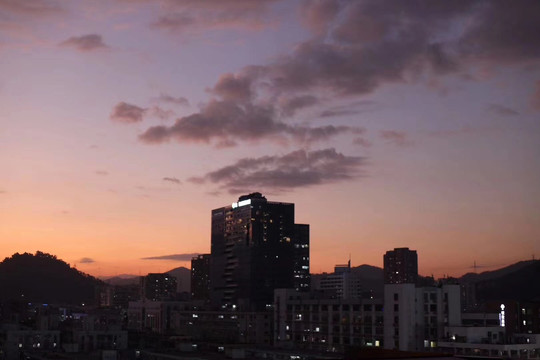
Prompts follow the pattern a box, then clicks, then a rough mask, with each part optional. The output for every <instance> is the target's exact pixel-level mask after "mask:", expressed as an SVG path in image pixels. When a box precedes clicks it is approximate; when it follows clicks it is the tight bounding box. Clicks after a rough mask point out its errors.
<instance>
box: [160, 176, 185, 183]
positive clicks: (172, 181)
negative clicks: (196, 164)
mask: <svg viewBox="0 0 540 360" xmlns="http://www.w3.org/2000/svg"><path fill="white" fill-rule="evenodd" d="M163 181H167V182H170V183H173V184H177V185H180V184H182V182H181V181H180V180H179V179H177V178H175V177H164V178H163Z"/></svg>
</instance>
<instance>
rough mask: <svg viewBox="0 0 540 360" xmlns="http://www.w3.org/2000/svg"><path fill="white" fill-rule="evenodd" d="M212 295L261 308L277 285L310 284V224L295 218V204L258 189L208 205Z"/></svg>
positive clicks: (301, 286)
mask: <svg viewBox="0 0 540 360" xmlns="http://www.w3.org/2000/svg"><path fill="white" fill-rule="evenodd" d="M211 237H212V239H211V242H212V244H211V261H210V288H211V299H212V302H213V303H214V304H215V305H220V306H226V307H235V306H238V307H241V308H244V309H254V310H256V309H261V308H264V307H265V305H267V304H271V303H272V298H273V291H274V289H277V288H296V289H298V290H308V289H309V225H299V224H295V223H294V204H291V203H281V202H271V201H268V200H267V199H266V198H265V197H264V196H262V195H261V194H260V193H253V194H249V195H244V196H241V197H240V198H239V199H238V202H235V203H233V204H232V205H229V206H225V207H222V208H219V209H215V210H212V236H211Z"/></svg>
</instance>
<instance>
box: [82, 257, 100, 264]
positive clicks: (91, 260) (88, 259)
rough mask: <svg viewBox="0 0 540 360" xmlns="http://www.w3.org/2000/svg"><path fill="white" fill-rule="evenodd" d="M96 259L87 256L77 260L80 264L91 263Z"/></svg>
mask: <svg viewBox="0 0 540 360" xmlns="http://www.w3.org/2000/svg"><path fill="white" fill-rule="evenodd" d="M95 262H96V261H95V260H94V259H92V258H89V257H83V258H81V259H80V260H79V263H81V264H92V263H95Z"/></svg>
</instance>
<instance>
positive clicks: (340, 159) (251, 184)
mask: <svg viewBox="0 0 540 360" xmlns="http://www.w3.org/2000/svg"><path fill="white" fill-rule="evenodd" d="M364 164H365V159H364V158H362V157H357V156H346V155H343V154H341V153H338V152H337V151H336V150H335V149H323V150H316V151H306V150H297V151H293V152H290V153H288V154H285V155H282V156H263V157H259V158H243V159H240V160H238V161H237V162H236V163H234V164H232V165H229V166H225V167H222V168H220V169H217V170H215V171H212V172H209V173H207V174H205V175H203V176H201V177H193V178H190V179H188V180H189V181H190V182H192V183H195V184H205V183H212V184H216V185H219V186H220V187H222V188H225V189H227V190H229V192H237V190H238V189H243V190H244V191H248V190H250V189H273V190H277V191H283V190H290V189H293V188H297V187H306V186H313V185H321V184H329V183H335V182H341V181H347V180H351V179H354V178H357V177H358V176H360V175H361V174H362V172H361V167H362V166H363V165H364Z"/></svg>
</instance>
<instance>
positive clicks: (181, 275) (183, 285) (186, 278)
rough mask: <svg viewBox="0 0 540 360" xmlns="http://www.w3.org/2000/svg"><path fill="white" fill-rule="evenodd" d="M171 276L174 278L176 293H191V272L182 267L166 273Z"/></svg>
mask: <svg viewBox="0 0 540 360" xmlns="http://www.w3.org/2000/svg"><path fill="white" fill-rule="evenodd" d="M166 273H168V274H169V275H171V276H174V277H175V278H176V283H177V291H178V292H190V291H191V270H190V269H188V268H185V267H183V266H180V267H177V268H174V269H171V270H169V271H166Z"/></svg>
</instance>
